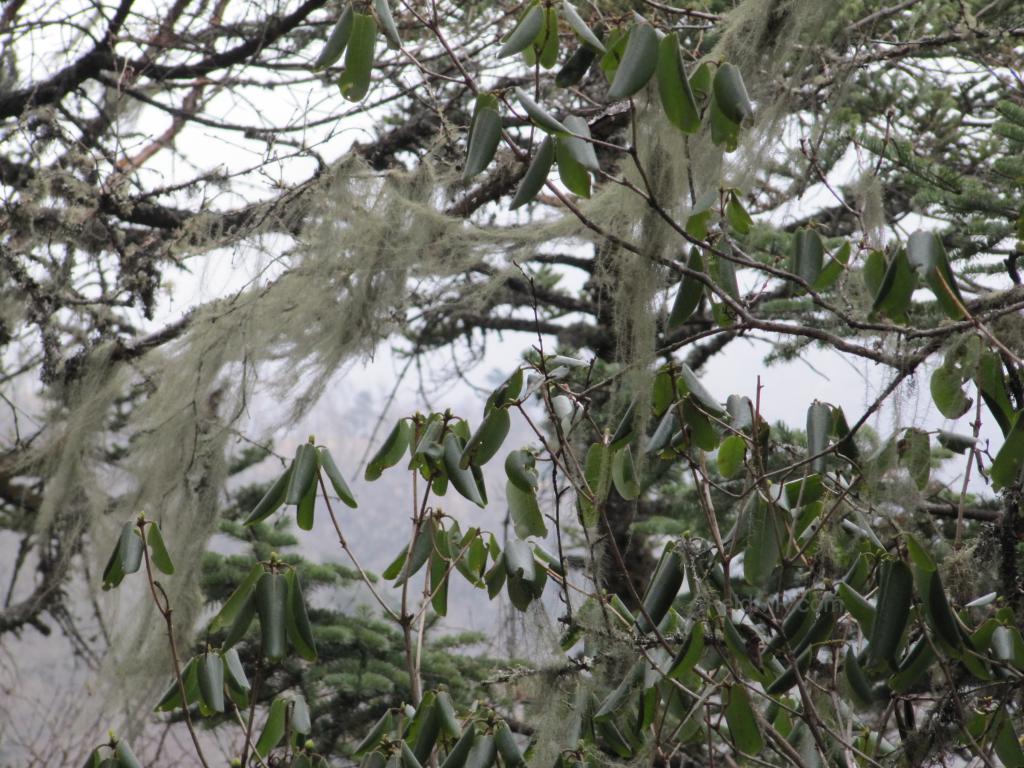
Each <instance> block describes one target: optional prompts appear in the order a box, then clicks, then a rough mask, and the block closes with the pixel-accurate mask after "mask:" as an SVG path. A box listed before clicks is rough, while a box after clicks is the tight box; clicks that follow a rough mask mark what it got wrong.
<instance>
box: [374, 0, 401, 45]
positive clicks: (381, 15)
mask: <svg viewBox="0 0 1024 768" xmlns="http://www.w3.org/2000/svg"><path fill="white" fill-rule="evenodd" d="M373 10H374V13H376V14H377V21H378V22H379V24H380V28H381V31H382V32H383V33H384V39H386V40H387V41H388V48H391V49H392V50H395V51H397V50H399V49H400V48H401V47H402V38H401V37H399V36H398V27H397V26H396V25H395V17H394V16H392V15H391V6H390V5H389V4H388V0H373Z"/></svg>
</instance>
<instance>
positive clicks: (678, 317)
mask: <svg viewBox="0 0 1024 768" xmlns="http://www.w3.org/2000/svg"><path fill="white" fill-rule="evenodd" d="M686 266H687V268H688V269H690V270H691V271H693V272H703V271H704V259H703V258H701V255H700V249H698V248H691V249H690V258H689V260H688V261H687V263H686ZM703 295H704V283H702V282H701V281H700V280H699V279H698V278H696V277H692V276H690V275H684V276H683V279H682V281H681V282H680V283H679V291H678V293H676V300H675V302H674V303H673V304H672V311H671V312H670V313H669V316H668V325H667V326H666V329H667V331H668V332H669V333H673V332H675V331H677V330H679V328H680V327H681V326H682V325H683V323H685V322H686V321H687V320H689V319H690V316H691V315H692V314H693V313H694V312H695V311H696V310H697V307H698V306H700V300H701V297H702V296H703Z"/></svg>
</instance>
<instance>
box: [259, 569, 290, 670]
mask: <svg viewBox="0 0 1024 768" xmlns="http://www.w3.org/2000/svg"><path fill="white" fill-rule="evenodd" d="M287 610H288V583H287V581H286V580H285V578H284V576H282V575H281V574H279V573H269V572H268V573H264V574H263V575H262V576H260V580H259V581H258V582H257V583H256V612H257V613H258V614H259V617H260V651H261V652H262V654H263V656H264V657H265V658H266V659H268V660H270V661H278V660H280V659H282V658H284V655H285V652H286V651H287V650H288V647H287V628H286V620H285V616H286V614H287Z"/></svg>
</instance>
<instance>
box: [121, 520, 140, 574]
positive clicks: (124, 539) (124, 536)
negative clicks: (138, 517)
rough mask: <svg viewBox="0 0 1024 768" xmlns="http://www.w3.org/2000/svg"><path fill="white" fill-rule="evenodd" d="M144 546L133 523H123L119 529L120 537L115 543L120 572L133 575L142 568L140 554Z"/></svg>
mask: <svg viewBox="0 0 1024 768" xmlns="http://www.w3.org/2000/svg"><path fill="white" fill-rule="evenodd" d="M144 549H145V545H144V544H143V543H142V535H141V534H140V533H139V529H138V527H137V526H136V525H135V523H125V524H124V526H122V528H121V537H120V539H118V542H117V551H118V555H119V557H120V559H121V570H122V571H123V572H124V573H125V575H127V574H129V573H135V572H136V571H137V570H139V568H140V567H141V566H142V553H143V550H144Z"/></svg>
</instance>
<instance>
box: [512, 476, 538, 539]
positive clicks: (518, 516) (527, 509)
mask: <svg viewBox="0 0 1024 768" xmlns="http://www.w3.org/2000/svg"><path fill="white" fill-rule="evenodd" d="M505 498H506V500H507V501H508V511H509V515H510V517H511V518H512V525H513V527H514V528H515V532H516V536H518V537H519V538H521V539H525V538H526V537H527V536H538V537H541V538H543V537H545V536H547V535H548V529H547V526H546V525H545V524H544V516H543V515H542V514H541V512H540V507H539V506H538V504H537V494H536V492H535V491H534V490H533V489H532V488H531V489H530V490H527V491H524V490H523V489H522V488H520V487H519V486H518V485H516V484H515V483H513V482H512V481H511V480H509V481H508V482H507V483H506V484H505Z"/></svg>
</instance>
